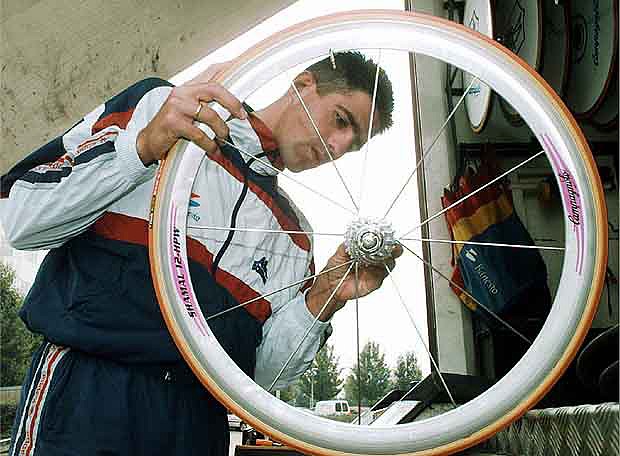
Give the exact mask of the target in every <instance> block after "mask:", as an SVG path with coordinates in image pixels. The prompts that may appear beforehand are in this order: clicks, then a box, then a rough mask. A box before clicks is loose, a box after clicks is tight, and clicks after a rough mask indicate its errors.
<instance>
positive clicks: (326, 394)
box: [298, 344, 343, 407]
mask: <svg viewBox="0 0 620 456" xmlns="http://www.w3.org/2000/svg"><path fill="white" fill-rule="evenodd" d="M338 361H339V359H338V357H337V356H336V355H335V354H334V347H333V346H331V345H329V344H325V345H324V346H323V348H321V350H319V352H318V353H317V355H316V357H315V358H314V361H313V362H312V365H311V366H310V368H309V369H308V370H307V371H306V372H305V373H304V374H303V375H302V376H301V378H300V379H299V385H298V386H299V390H300V393H301V397H300V398H299V399H300V400H301V401H303V402H301V403H304V404H308V405H309V407H313V406H314V403H316V402H317V401H323V400H328V399H333V398H334V397H336V395H337V394H338V393H339V392H340V390H341V389H342V382H343V381H342V379H341V378H340V373H341V371H342V369H340V368H339V367H338ZM304 399H305V400H304ZM298 404H300V402H298Z"/></svg>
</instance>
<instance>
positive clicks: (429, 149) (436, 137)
mask: <svg viewBox="0 0 620 456" xmlns="http://www.w3.org/2000/svg"><path fill="white" fill-rule="evenodd" d="M477 80H478V78H474V79H472V81H471V83H470V84H469V86H467V89H465V93H463V95H462V96H461V98H460V99H459V101H458V102H457V103H456V106H454V108H452V111H451V112H450V114H449V115H448V118H447V119H446V120H445V121H444V123H443V124H442V125H441V128H440V129H439V132H437V134H436V135H435V138H434V139H433V142H432V143H431V145H430V146H429V147H428V148H427V149H426V151H425V152H424V153H423V154H422V157H420V159H419V160H418V162H417V163H416V165H415V168H413V171H412V172H411V174H410V175H409V177H408V178H407V181H406V182H405V183H404V185H403V186H402V188H401V189H400V191H399V192H398V194H397V195H396V197H395V198H394V200H393V201H392V204H390V207H388V210H387V211H386V212H385V215H384V216H383V218H386V217H387V216H388V214H389V213H390V211H391V210H392V208H393V207H394V205H395V204H396V201H398V198H400V196H401V195H402V193H403V192H404V191H405V188H406V187H407V185H409V182H411V179H413V176H415V173H416V172H417V171H418V168H419V167H420V165H421V164H422V163H423V162H424V159H425V158H426V156H427V155H428V154H429V153H430V152H431V150H432V149H433V147H434V146H435V144H436V143H437V141H438V140H439V138H440V137H441V134H442V133H443V131H444V130H445V129H446V126H447V125H448V122H450V119H452V117H454V114H455V113H456V110H457V109H458V108H459V106H460V105H461V103H463V101H464V100H465V97H466V96H467V94H468V93H469V91H470V90H471V88H472V86H473V85H474V82H475V81H477Z"/></svg>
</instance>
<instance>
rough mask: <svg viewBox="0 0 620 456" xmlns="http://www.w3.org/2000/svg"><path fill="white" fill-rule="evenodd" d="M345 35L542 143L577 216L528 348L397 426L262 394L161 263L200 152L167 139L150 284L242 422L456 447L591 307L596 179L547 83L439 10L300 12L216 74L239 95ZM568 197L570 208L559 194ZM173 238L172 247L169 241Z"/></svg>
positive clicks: (330, 442) (525, 403) (374, 441)
mask: <svg viewBox="0 0 620 456" xmlns="http://www.w3.org/2000/svg"><path fill="white" fill-rule="evenodd" d="M362 28H363V33H362ZM386 30H387V32H386ZM351 36H355V41H356V43H355V47H356V48H376V47H380V48H389V49H403V50H410V51H414V52H416V53H419V54H425V55H429V56H432V57H435V58H440V59H441V60H444V61H446V62H448V63H450V64H452V65H455V66H458V67H460V68H462V69H463V70H465V71H467V72H469V73H472V74H474V75H476V76H477V77H479V78H480V79H481V80H483V81H484V82H485V83H486V84H488V85H490V86H491V87H492V88H493V90H495V91H497V92H498V93H500V94H502V96H503V97H504V98H506V99H507V100H508V101H509V102H510V103H511V104H512V105H513V106H514V107H515V108H516V109H517V111H518V112H520V114H521V115H522V117H523V118H524V119H525V120H526V121H527V123H528V124H529V126H530V128H531V129H532V131H533V132H534V133H535V134H536V136H537V138H538V140H539V142H540V143H541V144H542V145H543V146H544V147H545V150H546V152H547V155H548V156H549V157H550V161H551V163H552V166H553V168H554V171H555V174H556V179H557V181H558V185H559V188H560V189H562V194H563V201H564V204H565V215H566V216H568V215H571V216H576V215H579V222H580V223H579V225H576V224H573V223H566V224H565V239H566V242H567V247H566V251H565V256H564V265H563V272H562V277H561V279H560V286H559V287H558V291H557V293H556V297H555V300H554V304H553V307H552V309H551V313H550V315H549V317H548V318H547V322H546V323H545V325H544V327H543V329H542V331H541V333H540V335H539V336H538V338H537V339H536V341H535V342H534V344H533V345H532V347H531V348H530V350H528V352H527V353H526V354H525V355H524V357H523V358H522V359H521V360H520V361H519V362H518V363H517V365H516V366H515V367H514V368H513V369H512V370H511V371H510V372H509V374H507V375H506V376H505V377H504V378H502V379H501V380H500V381H498V382H497V383H496V384H495V385H494V386H493V387H491V388H490V389H489V390H487V392H486V393H484V394H483V395H482V396H480V397H478V398H476V399H474V400H472V401H470V402H468V403H466V404H464V405H461V406H460V407H459V408H457V409H455V410H452V411H450V412H447V413H445V414H443V415H441V416H440V417H436V418H430V419H427V420H423V421H420V422H416V423H412V424H408V425H399V426H391V427H386V428H373V427H368V426H352V425H347V424H343V423H334V422H330V425H329V426H325V420H324V419H321V418H318V417H313V416H308V415H307V414H304V413H302V412H300V411H297V410H295V409H294V408H293V407H290V406H288V405H286V404H284V403H282V402H280V401H277V400H274V399H273V397H272V396H271V395H270V394H269V393H268V392H267V391H265V390H264V389H262V388H261V387H260V386H258V385H256V384H255V383H254V382H253V381H252V380H251V379H250V378H249V377H247V376H246V375H245V374H244V373H243V372H242V371H241V370H240V369H239V368H237V367H236V365H235V363H234V362H233V361H232V360H230V358H228V356H227V355H226V353H225V352H224V350H223V349H222V347H221V346H220V345H219V343H218V342H217V340H216V339H215V337H214V336H213V334H212V333H211V332H210V330H209V329H208V325H207V324H206V322H205V321H204V317H202V314H201V312H200V309H199V307H198V305H197V304H196V298H195V296H193V291H192V290H191V287H190V290H188V291H187V293H185V294H183V293H181V292H180V291H179V289H178V286H177V285H178V283H176V284H175V280H174V278H173V272H175V271H176V270H177V269H178V266H175V265H174V263H173V262H174V261H175V260H174V258H175V257H177V258H179V260H178V261H180V262H181V263H182V264H183V265H187V257H186V254H185V220H186V217H187V203H188V201H189V196H190V192H191V181H190V183H189V184H188V178H189V177H191V178H193V176H194V175H195V173H196V171H197V169H198V166H199V164H200V161H201V160H202V157H203V152H202V151H201V150H200V149H198V148H197V147H195V146H193V145H191V144H189V145H188V144H187V143H185V142H181V143H179V144H178V145H177V146H176V148H175V150H173V151H171V153H170V154H169V157H168V158H167V159H166V161H165V163H164V164H163V166H161V167H160V172H159V174H158V177H157V184H156V186H155V190H154V206H153V216H152V220H151V230H150V235H149V246H150V255H151V268H152V273H153V278H154V283H155V289H156V292H157V295H158V300H159V302H160V306H161V308H162V313H163V315H164V318H165V320H166V323H167V325H168V327H169V330H170V332H171V334H172V335H173V337H174V339H175V342H176V343H177V345H178V346H179V349H180V350H181V352H182V354H183V356H184V358H185V359H186V361H187V362H188V364H189V365H190V367H191V368H192V369H193V371H194V372H195V373H196V375H197V376H198V377H199V379H200V380H201V381H202V382H203V383H204V384H205V386H207V388H208V389H209V390H210V391H211V393H212V394H214V396H216V397H217V398H218V399H219V400H220V401H222V402H224V403H225V404H226V405H227V406H228V407H229V408H231V409H232V410H234V411H235V413H236V414H237V415H238V416H240V417H241V418H242V419H243V420H244V421H246V422H249V423H251V424H252V425H254V426H255V427H257V428H259V429H261V430H262V431H264V432H265V433H267V434H270V435H272V436H273V437H274V438H275V439H277V440H279V441H281V442H284V443H287V444H289V445H291V446H294V447H296V448H298V449H300V450H302V451H307V452H312V453H317V454H343V453H344V454H406V453H415V454H442V453H447V452H454V451H458V450H460V449H463V448H465V447H468V446H471V445H474V444H475V443H477V442H479V441H481V440H484V439H485V438H488V436H489V435H491V434H492V433H494V432H497V431H498V430H500V429H501V428H502V427H504V426H506V425H508V424H509V423H510V422H511V421H513V420H514V419H516V418H517V417H519V416H520V415H522V414H523V413H525V411H526V410H527V409H528V408H529V407H531V406H532V405H533V404H534V403H535V402H536V401H537V400H539V399H540V397H541V396H542V395H543V394H544V393H545V392H546V391H547V390H548V389H549V388H550V387H551V386H552V385H553V383H554V382H555V380H556V379H557V378H558V377H559V375H561V373H562V372H563V371H564V370H565V369H566V367H567V365H568V363H569V362H570V360H571V359H572V358H573V356H574V355H575V352H576V350H577V348H578V346H579V344H580V342H581V340H583V337H584V336H585V334H586V332H587V329H588V328H589V323H590V322H591V320H592V318H593V315H594V312H595V310H596V302H597V301H598V296H599V295H600V291H601V289H602V275H601V271H603V270H604V266H603V265H604V264H605V263H606V243H605V242H603V240H604V239H606V233H605V229H606V225H604V224H603V223H600V221H601V220H604V204H603V203H602V201H603V199H602V190H601V185H600V180H599V179H598V176H597V175H596V172H595V166H594V163H593V159H592V157H591V155H590V153H589V149H588V147H587V144H586V141H585V139H584V137H583V135H582V134H581V133H580V131H579V129H578V127H577V125H576V123H575V122H574V120H573V119H572V117H571V116H570V114H569V113H568V111H567V109H566V108H565V107H564V105H563V104H562V103H561V101H560V100H559V99H558V98H557V96H554V95H553V94H552V93H551V92H550V91H549V88H548V86H547V84H546V83H544V81H542V79H541V78H539V77H537V76H535V75H534V74H533V73H532V72H530V71H529V70H528V69H527V68H526V67H525V66H523V65H522V64H521V63H520V62H519V60H518V59H515V58H514V56H512V55H511V54H510V53H509V52H508V51H506V50H504V49H503V48H501V47H499V46H497V45H496V44H495V43H494V42H493V41H491V40H489V39H487V38H485V37H483V36H481V35H478V34H473V32H471V31H469V30H467V29H465V28H463V27H460V26H458V25H456V24H454V23H450V22H448V21H444V20H441V19H437V18H433V17H429V16H425V15H418V14H411V13H402V12H394V11H378V10H374V11H367V12H361V11H360V12H351V13H342V14H337V15H332V16H327V17H324V18H319V19H316V20H312V21H308V22H306V23H304V24H301V25H300V26H297V27H294V28H291V29H288V30H287V31H285V32H282V33H280V34H279V35H278V37H277V39H275V38H272V39H269V40H266V41H265V42H263V43H261V44H259V45H258V46H256V47H255V48H253V49H252V50H250V51H248V52H247V53H246V54H244V55H242V56H241V57H240V58H239V59H238V61H237V63H238V65H237V66H236V68H234V69H231V70H230V72H229V73H228V74H226V75H223V76H222V79H221V82H222V83H223V84H224V85H225V86H226V87H228V88H229V89H230V90H231V91H232V92H233V93H235V94H236V95H237V96H238V97H239V98H240V99H245V98H246V97H247V96H248V95H249V94H250V93H252V92H253V90H254V89H256V88H257V87H260V86H261V85H262V84H264V83H265V82H267V81H268V80H269V79H270V78H272V77H275V76H276V75H277V74H280V73H281V72H282V71H284V70H287V69H289V68H291V67H292V66H293V65H294V62H299V61H304V60H308V59H311V58H314V57H318V56H321V55H325V54H326V52H327V51H328V50H329V49H330V48H331V49H333V50H339V49H347V48H349V47H350V46H349V44H350V41H351ZM316 38H319V39H318V40H317V39H316ZM371 38H372V39H373V40H372V43H371ZM481 59H482V60H483V61H484V62H485V64H484V65H481V64H480V61H481ZM565 171H567V172H568V173H566V172H565ZM560 175H561V176H563V177H559V176H560ZM575 198H578V201H577V202H578V205H579V208H578V209H575V208H574V204H572V205H571V201H572V203H575ZM575 211H577V212H575ZM573 229H574V231H573ZM175 233H176V234H175ZM175 240H176V243H177V245H178V247H179V249H178V252H177V250H175V249H174V247H173V246H174V245H175ZM573 240H574V242H573ZM592 251H593V252H594V254H592ZM579 273H580V275H579ZM576 290H577V292H576ZM188 294H189V304H186V302H185V301H184V299H183V298H184V297H185V299H188ZM576 295H577V296H576ZM192 306H194V308H193V310H192V312H194V313H195V315H196V316H197V318H196V317H192V318H190V317H188V312H187V309H188V308H190V309H191V308H192ZM567 316H568V317H567ZM201 320H202V322H201ZM197 322H198V323H197ZM567 335H570V336H567ZM490 404H492V405H491V406H490Z"/></svg>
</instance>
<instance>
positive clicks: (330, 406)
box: [314, 399, 351, 416]
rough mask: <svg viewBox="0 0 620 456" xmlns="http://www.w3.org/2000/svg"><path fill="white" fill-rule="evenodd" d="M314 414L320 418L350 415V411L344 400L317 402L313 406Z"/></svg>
mask: <svg viewBox="0 0 620 456" xmlns="http://www.w3.org/2000/svg"><path fill="white" fill-rule="evenodd" d="M314 413H315V414H317V415H321V416H330V415H350V414H351V409H350V408H349V403H348V402H347V401H345V400H339V399H337V400H331V401H318V402H317V403H316V404H315V405H314Z"/></svg>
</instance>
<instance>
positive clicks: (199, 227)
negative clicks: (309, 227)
mask: <svg viewBox="0 0 620 456" xmlns="http://www.w3.org/2000/svg"><path fill="white" fill-rule="evenodd" d="M187 228H193V229H196V230H213V231H245V232H250V233H278V234H306V235H308V236H337V237H342V236H344V233H319V232H318V231H291V230H270V229H267V228H243V227H239V228H232V227H225V226H209V225H187Z"/></svg>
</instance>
